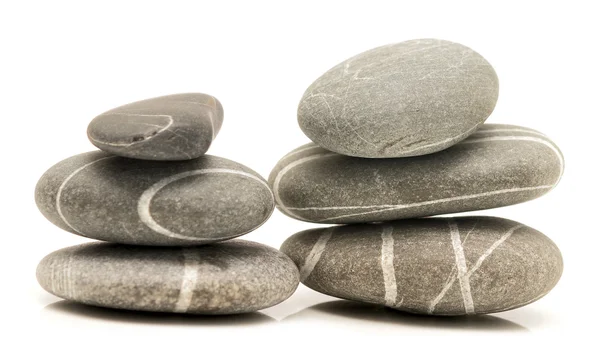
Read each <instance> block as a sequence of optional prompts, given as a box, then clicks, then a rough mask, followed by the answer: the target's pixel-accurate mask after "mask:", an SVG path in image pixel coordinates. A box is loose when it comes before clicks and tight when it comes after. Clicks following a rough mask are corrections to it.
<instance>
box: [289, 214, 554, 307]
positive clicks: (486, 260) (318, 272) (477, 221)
mask: <svg viewBox="0 0 600 361" xmlns="http://www.w3.org/2000/svg"><path fill="white" fill-rule="evenodd" d="M281 250H282V251H283V252H284V253H285V254H287V255H288V256H290V258H291V259H292V260H293V261H294V263H295V264H296V265H297V266H298V268H299V269H300V281H301V282H302V283H304V284H305V285H306V286H308V287H310V288H312V289H314V290H315V291H318V292H321V293H325V294H328V295H331V296H334V297H339V298H344V299H349V300H355V301H362V302H370V303H375V304H381V305H386V306H388V307H392V308H395V309H399V310H403V311H408V312H412V313H419V314H434V315H465V314H479V313H493V312H501V311H506V310H510V309H514V308H517V307H521V306H524V305H526V304H529V303H531V302H534V301H536V300H538V299H540V298H541V297H543V296H544V295H546V294H547V293H548V292H550V290H551V289H552V288H553V287H554V286H555V285H556V283H557V282H558V280H559V279H560V277H561V274H562V269H563V262H562V257H561V254H560V251H559V250H558V248H557V247H556V245H555V244H554V243H553V242H552V241H551V240H550V239H549V238H547V237H546V236H544V235H543V234H542V233H540V232H538V231H536V230H534V229H532V228H529V227H527V226H525V225H523V224H520V223H517V222H514V221H511V220H508V219H502V218H494V217H459V218H425V219H410V220H402V221H395V222H388V223H379V224H361V225H351V226H337V227H330V228H320V229H310V230H306V231H302V232H299V233H296V234H294V235H293V236H291V237H290V238H288V239H287V240H286V241H285V242H284V243H283V245H282V246H281Z"/></svg>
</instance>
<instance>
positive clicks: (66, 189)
mask: <svg viewBox="0 0 600 361" xmlns="http://www.w3.org/2000/svg"><path fill="white" fill-rule="evenodd" d="M35 200H36V203H37V205H38V208H39V209H40V211H41V212H42V213H43V214H44V216H45V217H46V218H48V219H49V220H50V221H51V222H52V223H54V224H55V225H57V226H58V227H60V228H62V229H64V230H66V231H69V232H72V233H75V234H80V235H82V236H85V237H90V238H94V239H99V240H103V241H112V242H118V243H127V244H139V245H161V246H172V245H195V244H205V243H211V242H215V241H219V240H224V239H230V238H235V237H237V236H239V235H242V234H245V233H248V232H250V231H252V230H253V229H255V228H258V227H259V226H260V225H261V224H263V223H264V222H266V220H267V219H268V218H269V216H270V215H271V213H272V212H273V208H274V203H273V193H272V192H271V190H270V189H269V186H268V185H267V183H266V182H265V180H264V179H263V178H262V177H261V176H260V175H259V174H258V173H256V172H254V171H253V170H251V169H250V168H248V167H245V166H243V165H241V164H238V163H236V162H233V161H231V160H228V159H224V158H219V157H215V156H210V155H204V156H202V157H200V158H196V159H194V160H189V161H181V162H157V161H148V160H138V159H129V158H121V157H118V156H111V155H110V154H108V153H105V152H101V151H95V152H89V153H83V154H79V155H76V156H74V157H71V158H68V159H66V160H63V161H62V162H60V163H58V164H56V165H54V166H53V167H52V168H50V169H49V170H48V171H47V172H46V173H45V174H44V175H43V176H42V177H41V178H40V180H39V181H38V184H37V187H36V190H35Z"/></svg>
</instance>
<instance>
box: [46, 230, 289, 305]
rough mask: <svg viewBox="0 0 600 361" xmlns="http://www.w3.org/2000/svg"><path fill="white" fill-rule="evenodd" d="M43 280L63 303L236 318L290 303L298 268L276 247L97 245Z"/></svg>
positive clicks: (239, 243)
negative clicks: (288, 300) (233, 316)
mask: <svg viewBox="0 0 600 361" xmlns="http://www.w3.org/2000/svg"><path fill="white" fill-rule="evenodd" d="M37 279H38V282H39V284H40V285H41V286H42V287H43V288H44V289H45V290H46V291H48V292H50V293H52V294H54V295H56V296H58V297H62V298H65V299H68V300H73V301H77V302H81V303H85V304H90V305H95V306H103V307H111V308H120V309H130V310H140V311H160V312H178V313H200V314H233V313H244V312H252V311H256V310H260V309H262V308H266V307H270V306H273V305H275V304H278V303H280V302H282V301H284V300H285V299H287V298H288V297H289V296H291V295H292V293H293V292H294V290H296V287H297V286H298V270H297V268H296V267H295V265H294V263H293V262H292V261H291V260H290V259H289V258H288V257H287V256H286V255H284V254H283V253H281V252H279V251H277V250H276V249H273V248H271V247H267V246H265V245H261V244H259V243H255V242H249V241H243V240H231V241H225V242H221V243H217V244H214V245H206V246H201V247H161V248H157V247H143V246H131V245H122V244H111V243H102V242H93V243H86V244H82V245H79V246H74V247H69V248H63V249H61V250H58V251H56V252H53V253H51V254H50V255H48V256H46V257H45V258H44V259H43V260H42V261H41V262H40V264H39V265H38V268H37Z"/></svg>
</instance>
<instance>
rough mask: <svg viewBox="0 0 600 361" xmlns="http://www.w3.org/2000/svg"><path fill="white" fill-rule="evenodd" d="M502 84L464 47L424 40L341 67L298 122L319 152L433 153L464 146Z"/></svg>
mask: <svg viewBox="0 0 600 361" xmlns="http://www.w3.org/2000/svg"><path fill="white" fill-rule="evenodd" d="M497 98H498V78H497V76H496V73H495V71H494V69H493V68H492V66H491V65H490V64H489V63H488V62H487V61H486V60H485V59H484V58H483V57H482V56H481V55H479V54H477V53H476V52H475V51H473V50H471V49H469V48H467V47H466V46H464V45H461V44H457V43H452V42H449V41H444V40H436V39H421V40H411V41H405V42H402V43H398V44H392V45H387V46H382V47H379V48H375V49H372V50H369V51H366V52H364V53H361V54H358V55H356V56H354V57H352V58H350V59H348V60H346V61H344V62H342V63H341V64H338V65H336V66H335V67H333V68H332V69H330V70H329V71H327V72H326V73H325V74H323V75H322V76H321V77H320V78H318V79H317V80H316V81H315V82H314V83H313V84H312V85H311V86H310V87H309V88H308V89H307V90H306V92H305V93H304V96H303V97H302V100H301V101H300V105H299V107H298V122H299V124H300V127H301V128H302V130H303V131H304V133H305V134H306V135H307V136H308V137H309V138H310V139H311V140H312V141H313V142H315V143H316V144H318V145H320V146H321V147H323V148H326V149H329V150H331V151H333V152H336V153H341V154H345V155H350V156H355V157H364V158H396V157H408V156H416V155H423V154H429V153H434V152H437V151H440V150H442V149H445V148H448V147H450V146H452V145H453V144H456V143H458V142H459V141H461V140H463V139H465V138H466V137H467V136H469V135H470V134H471V133H473V132H474V131H475V130H476V129H477V127H478V126H479V125H481V124H482V123H483V122H484V121H485V120H486V119H487V118H488V116H489V115H490V114H491V113H492V111H493V110H494V107H495V105H496V100H497Z"/></svg>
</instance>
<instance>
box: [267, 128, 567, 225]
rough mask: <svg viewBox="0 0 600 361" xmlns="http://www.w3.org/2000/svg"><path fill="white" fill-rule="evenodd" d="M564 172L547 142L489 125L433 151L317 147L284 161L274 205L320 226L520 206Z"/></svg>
mask: <svg viewBox="0 0 600 361" xmlns="http://www.w3.org/2000/svg"><path fill="white" fill-rule="evenodd" d="M563 169H564V160H563V156H562V154H561V152H560V150H559V149H558V147H557V146H556V144H554V143H553V142H552V141H551V140H550V139H548V137H546V136H545V135H543V134H541V133H540V132H538V131H535V130H532V129H528V128H523V127H518V126H514V125H501V124H484V125H483V126H481V127H480V128H479V130H478V131H477V132H476V133H474V134H473V135H471V136H470V137H468V138H467V139H465V140H463V141H462V142H460V143H458V144H456V145H454V146H453V147H450V148H448V149H446V150H443V151H440V152H437V153H435V154H427V155H423V156H419V157H407V158H393V159H366V158H356V157H349V156H345V155H341V154H336V153H333V152H330V151H328V150H326V149H323V148H321V147H319V146H317V145H314V144H308V145H304V146H302V147H300V148H298V149H296V150H294V151H292V152H290V153H289V154H288V155H286V156H284V157H283V158H282V159H281V160H280V161H279V163H278V164H277V165H276V166H275V168H274V169H273V171H272V172H271V175H270V177H269V184H270V185H271V187H272V189H273V193H274V195H275V201H276V205H277V207H278V208H279V209H280V210H281V211H282V212H283V213H285V214H286V215H288V216H290V217H293V218H296V219H300V220H304V221H309V222H316V223H334V224H335V223H361V222H375V221H389V220H395V219H404V218H414V217H422V216H431V215H437V214H447V213H455V212H466V211H474V210H481V209H488V208H495V207H502V206H507V205H512V204H517V203H522V202H525V201H528V200H531V199H534V198H537V197H540V196H542V195H543V194H545V193H547V192H548V191H550V190H551V189H552V188H553V187H554V186H556V184H557V183H558V182H559V180H560V178H561V176H562V173H563Z"/></svg>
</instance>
